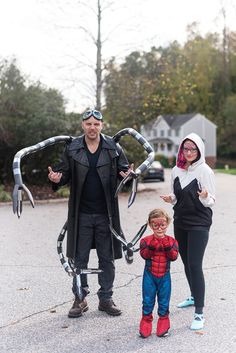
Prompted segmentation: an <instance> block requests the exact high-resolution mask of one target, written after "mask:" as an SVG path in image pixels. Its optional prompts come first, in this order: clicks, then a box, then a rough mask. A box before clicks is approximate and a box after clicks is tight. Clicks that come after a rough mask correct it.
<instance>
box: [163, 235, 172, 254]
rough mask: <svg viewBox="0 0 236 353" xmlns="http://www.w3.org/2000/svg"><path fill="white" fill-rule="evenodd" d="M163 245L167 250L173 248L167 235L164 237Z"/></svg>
mask: <svg viewBox="0 0 236 353" xmlns="http://www.w3.org/2000/svg"><path fill="white" fill-rule="evenodd" d="M162 245H163V248H164V250H165V251H169V250H170V249H171V245H170V241H169V239H168V238H167V237H164V238H163V240H162Z"/></svg>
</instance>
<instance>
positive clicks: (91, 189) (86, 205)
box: [80, 136, 107, 213]
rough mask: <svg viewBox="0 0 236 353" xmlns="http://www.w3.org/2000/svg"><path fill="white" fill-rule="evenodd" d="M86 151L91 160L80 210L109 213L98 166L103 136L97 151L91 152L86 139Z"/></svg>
mask: <svg viewBox="0 0 236 353" xmlns="http://www.w3.org/2000/svg"><path fill="white" fill-rule="evenodd" d="M84 146H85V152H86V154H87V157H88V161H89V171H88V174H87V176H86V179H85V182H84V186H83V191H82V195H81V201H80V212H84V213H107V206H106V199H105V194H104V190H103V186H102V183H101V179H100V177H99V175H98V172H97V169H96V166H97V161H98V158H99V155H100V152H101V149H102V136H100V143H99V146H98V148H97V150H96V152H94V153H91V152H90V151H89V149H88V147H87V144H86V142H85V140H84Z"/></svg>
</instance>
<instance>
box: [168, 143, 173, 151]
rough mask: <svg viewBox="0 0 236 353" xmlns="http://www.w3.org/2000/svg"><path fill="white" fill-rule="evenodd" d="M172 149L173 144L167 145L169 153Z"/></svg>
mask: <svg viewBox="0 0 236 353" xmlns="http://www.w3.org/2000/svg"><path fill="white" fill-rule="evenodd" d="M171 147H172V144H171V143H167V150H168V151H171V149H172V148H171Z"/></svg>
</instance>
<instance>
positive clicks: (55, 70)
mask: <svg viewBox="0 0 236 353" xmlns="http://www.w3.org/2000/svg"><path fill="white" fill-rule="evenodd" d="M83 2H84V3H87V4H88V5H90V6H91V7H93V8H94V9H95V10H96V3H97V0H86V1H85V0H84V1H83ZM101 3H102V4H103V3H105V4H108V3H110V6H109V7H107V9H106V10H105V11H104V12H103V15H102V16H103V18H102V35H103V37H102V38H103V39H104V40H105V39H106V40H105V42H104V46H103V58H104V60H108V59H109V58H110V57H112V56H115V57H117V58H118V59H119V60H120V61H121V60H122V58H124V57H125V56H126V55H128V54H129V53H130V52H131V51H133V50H136V49H137V50H149V49H150V48H151V47H152V46H156V47H158V46H159V45H167V44H168V43H169V42H170V41H173V40H178V41H179V42H180V43H184V41H185V40H186V26H187V25H188V24H191V23H192V22H194V21H196V22H198V23H199V29H200V31H201V33H202V34H205V33H206V32H208V31H210V32H214V31H217V32H222V28H223V17H222V12H221V8H222V4H223V5H224V7H225V8H226V21H227V25H228V26H229V27H230V29H231V30H236V0H178V1H176V0H164V1H163V0H115V1H114V0H113V1H111V0H110V1H109V0H101ZM111 3H112V4H111ZM79 26H83V27H86V28H87V29H88V32H89V33H91V34H92V33H93V34H94V35H96V15H95V14H94V13H93V11H92V10H91V9H89V7H88V6H86V7H85V6H83V5H82V4H81V1H79V0H0V33H1V34H0V38H1V39H0V57H1V58H8V59H11V58H13V57H15V58H16V59H17V63H18V66H19V67H20V69H21V70H22V73H23V74H25V75H27V76H28V77H29V78H31V79H32V80H33V81H37V80H40V81H41V82H42V83H43V84H45V85H46V86H47V87H55V88H57V89H59V91H60V92H61V93H62V94H63V95H64V97H65V98H66V100H67V102H68V104H67V109H68V111H71V110H73V111H79V112H80V111H83V110H84V109H85V108H87V107H88V106H90V107H92V105H93V104H94V99H93V95H94V92H93V90H92V82H91V80H92V78H93V76H92V71H91V69H89V67H92V66H94V64H95V60H96V51H95V46H94V45H93V43H92V41H91V40H90V38H89V36H88V34H86V33H85V32H84V31H82V30H81V29H79Z"/></svg>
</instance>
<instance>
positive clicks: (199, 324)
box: [190, 314, 205, 330]
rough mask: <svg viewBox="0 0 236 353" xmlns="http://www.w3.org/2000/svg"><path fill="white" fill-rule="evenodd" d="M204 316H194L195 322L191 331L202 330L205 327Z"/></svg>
mask: <svg viewBox="0 0 236 353" xmlns="http://www.w3.org/2000/svg"><path fill="white" fill-rule="evenodd" d="M204 321H205V320H204V318H203V314H194V319H193V322H192V324H191V326H190V329H191V330H201V329H203V327H204Z"/></svg>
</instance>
